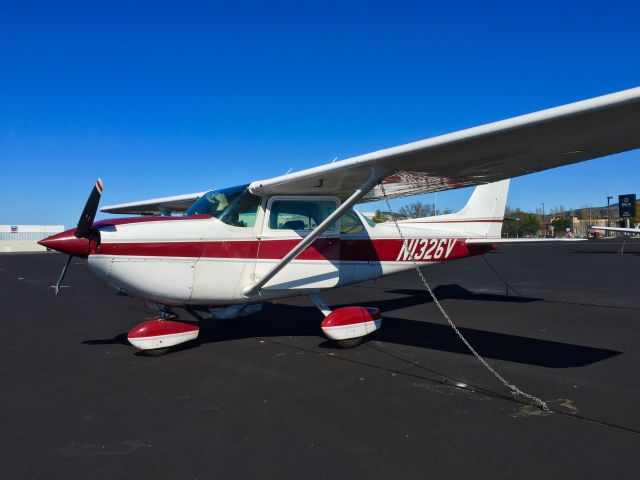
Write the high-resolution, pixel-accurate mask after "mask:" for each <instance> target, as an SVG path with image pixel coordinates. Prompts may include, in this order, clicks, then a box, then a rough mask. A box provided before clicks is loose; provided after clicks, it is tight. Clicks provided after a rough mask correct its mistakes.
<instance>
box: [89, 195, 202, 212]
mask: <svg viewBox="0 0 640 480" xmlns="http://www.w3.org/2000/svg"><path fill="white" fill-rule="evenodd" d="M205 193H206V192H198V193H187V194H185V195H173V196H171V197H161V198H152V199H149V200H142V201H139V202H130V203H122V204H119V205H108V206H106V207H103V208H101V209H100V211H101V212H105V213H126V214H136V215H170V214H172V213H183V212H185V211H187V210H188V209H189V207H190V206H191V205H192V204H193V202H195V201H196V200H198V199H199V198H200V197H201V196H202V195H204V194H205Z"/></svg>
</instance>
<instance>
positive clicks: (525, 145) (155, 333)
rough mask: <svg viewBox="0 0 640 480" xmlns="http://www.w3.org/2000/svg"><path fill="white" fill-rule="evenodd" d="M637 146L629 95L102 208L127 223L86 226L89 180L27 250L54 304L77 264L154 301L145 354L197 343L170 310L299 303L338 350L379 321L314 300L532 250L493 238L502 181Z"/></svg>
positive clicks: (636, 104) (226, 314)
mask: <svg viewBox="0 0 640 480" xmlns="http://www.w3.org/2000/svg"><path fill="white" fill-rule="evenodd" d="M639 147H640V87H637V88H633V89H629V90H624V91H620V92H617V93H612V94H609V95H604V96H601V97H595V98H592V99H588V100H584V101H579V102H576V103H571V104H567V105H563V106H560V107H555V108H551V109H547V110H542V111H539V112H535V113H531V114H527V115H522V116H519V117H514V118H510V119H507V120H502V121H498V122H494V123H490V124H486V125H482V126H478V127H473V128H469V129H465V130H461V131H457V132H453V133H449V134H445V135H441V136H437V137H432V138H428V139H426V140H421V141H417V142H413V143H409V144H405V145H400V146H397V147H393V148H387V149H384V150H379V151H375V152H372V153H368V154H365V155H359V156H356V157H353V158H350V159H346V160H341V161H334V162H332V163H329V164H326V165H321V166H318V167H314V168H309V169H306V170H301V171H298V172H293V173H287V174H285V175H282V176H278V177H274V178H269V179H264V180H255V181H252V182H251V183H247V184H245V185H240V186H235V187H229V188H223V189H218V190H212V191H208V192H197V193H192V194H186V195H177V196H168V197H162V198H155V199H149V200H143V201H137V202H131V203H125V204H119V205H112V206H107V207H104V208H102V209H101V211H102V212H106V213H114V214H135V215H140V216H137V217H131V218H113V219H107V220H100V221H94V220H95V215H96V211H97V208H98V204H99V201H100V197H101V195H102V189H103V185H102V182H101V180H98V181H97V182H96V184H95V186H94V188H93V190H92V192H91V194H90V196H89V199H88V200H87V203H86V205H85V208H84V210H83V212H82V215H81V217H80V220H79V222H78V225H77V227H76V228H73V229H70V230H67V231H65V232H62V233H59V234H56V235H53V236H50V237H48V238H46V239H44V240H41V241H40V242H39V243H40V244H41V245H43V246H45V247H47V248H49V249H53V250H57V251H59V252H63V253H66V254H68V255H69V257H68V259H67V262H66V264H65V265H64V268H63V269H62V272H61V273H60V276H59V278H58V282H57V284H56V293H57V290H58V288H59V286H60V285H61V283H62V281H63V278H64V275H65V273H66V271H67V268H68V266H69V262H70V260H71V258H72V257H74V256H76V257H82V258H87V260H88V264H89V267H90V269H91V270H92V271H93V272H94V273H95V274H96V275H97V276H98V277H100V278H102V279H103V280H104V281H106V282H107V283H108V284H110V285H112V286H113V287H115V288H116V289H118V290H120V291H122V292H125V293H127V294H129V295H131V296H134V297H139V298H142V299H145V300H147V301H148V302H152V305H154V306H155V307H156V308H157V310H158V311H159V318H157V319H154V320H151V321H147V322H144V323H142V324H140V325H138V326H136V327H134V328H133V329H132V330H131V331H130V332H129V333H128V339H129V342H130V343H131V344H132V345H134V346H135V347H137V348H139V349H141V350H144V351H146V352H148V353H149V354H156V353H157V354H161V353H165V352H166V351H167V349H168V348H170V347H172V346H174V345H178V344H181V343H184V342H187V341H190V340H194V339H195V338H197V336H198V331H199V328H198V326H197V325H195V324H194V323H193V322H185V321H180V320H179V319H178V317H177V315H176V313H175V312H174V311H173V310H172V308H173V307H177V306H188V305H207V306H210V312H211V316H212V318H237V317H241V316H245V315H249V314H251V313H253V312H256V311H258V310H260V308H261V307H262V304H263V302H265V301H270V300H274V299H280V298H286V297H293V296H298V295H307V296H308V297H309V298H310V299H311V300H312V302H313V303H314V304H315V305H316V306H317V308H318V309H319V310H320V311H321V312H322V314H323V315H324V320H323V321H322V324H321V328H322V331H323V332H324V334H325V335H326V336H327V337H328V338H329V339H331V340H333V341H335V342H337V343H338V345H340V346H342V347H345V348H348V347H353V346H355V345H357V344H358V343H360V342H361V341H362V340H363V338H365V337H366V336H368V335H370V334H371V333H373V332H374V331H376V330H378V329H379V328H380V327H381V322H382V316H381V313H380V311H379V310H377V309H374V308H370V307H369V308H368V307H363V306H351V307H343V308H338V309H336V310H331V308H330V307H329V306H328V305H327V304H326V303H325V302H324V301H323V300H322V297H321V293H322V292H323V291H325V290H328V289H332V288H337V287H340V286H344V285H349V284H353V283H357V282H362V281H366V280H371V279H375V278H379V277H381V276H384V275H390V274H394V273H397V272H402V271H405V270H408V269H411V268H414V262H415V264H416V265H418V266H419V267H422V266H428V265H433V264H436V263H439V262H445V261H450V260H455V259H461V258H465V257H469V256H473V255H479V254H482V253H485V252H487V251H489V250H491V249H492V248H494V247H495V246H496V245H498V244H503V243H517V242H520V241H532V239H507V238H500V233H501V226H502V221H503V218H504V210H505V205H506V198H507V193H508V187H509V179H510V178H513V177H518V176H521V175H526V174H531V173H534V172H538V171H542V170H546V169H550V168H554V167H558V166H561V165H567V164H572V163H577V162H582V161H585V160H589V159H593V158H598V157H602V156H606V155H611V154H614V153H618V152H623V151H627V150H632V149H636V148H639ZM468 186H476V188H475V190H474V191H473V194H472V195H471V198H470V199H469V201H468V203H467V204H466V206H465V207H464V208H462V210H460V211H459V212H456V213H452V214H446V215H438V216H435V217H429V218H420V219H411V220H406V221H400V222H398V223H397V224H395V223H394V222H390V223H381V224H374V223H372V222H370V221H369V220H368V219H367V218H365V217H364V216H362V215H361V214H360V213H358V212H356V211H355V210H354V209H353V207H354V206H355V205H356V204H359V203H364V202H371V201H378V200H385V199H386V200H388V199H392V198H398V197H404V196H409V195H416V194H423V193H430V192H439V191H445V190H450V189H457V188H462V187H468ZM175 214H182V215H175ZM539 240H541V241H544V240H547V239H539Z"/></svg>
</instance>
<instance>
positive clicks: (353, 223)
mask: <svg viewBox="0 0 640 480" xmlns="http://www.w3.org/2000/svg"><path fill="white" fill-rule="evenodd" d="M362 230H364V226H363V225H362V222H361V221H360V218H358V215H357V214H356V212H354V211H353V210H349V211H348V212H347V213H345V214H344V215H343V216H342V219H341V220H340V233H358V232H361V231H362Z"/></svg>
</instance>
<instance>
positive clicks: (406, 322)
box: [82, 285, 622, 368]
mask: <svg viewBox="0 0 640 480" xmlns="http://www.w3.org/2000/svg"><path fill="white" fill-rule="evenodd" d="M391 292H393V293H402V294H407V296H406V297H402V298H397V299H389V300H380V301H377V302H376V301H373V302H366V304H367V306H374V307H377V308H380V309H381V310H382V311H383V312H385V311H393V310H397V309H400V308H404V307H410V306H415V305H418V304H425V303H429V302H431V301H432V300H431V299H430V298H426V297H425V294H424V292H423V291H422V290H415V291H414V290H410V289H408V290H404V289H402V290H392V291H391ZM415 293H419V295H417V294H415ZM436 295H437V296H438V298H440V299H443V300H444V299H473V300H485V301H500V302H504V301H506V302H516V303H520V302H531V301H537V300H539V299H535V298H534V299H531V298H524V299H523V298H521V297H513V296H506V295H492V294H484V293H482V294H476V293H473V292H469V291H468V290H466V289H464V288H463V287H460V286H459V285H443V286H440V287H438V288H437V289H436ZM339 306H340V305H332V307H334V308H338V307H339ZM187 311H188V312H189V313H190V314H191V315H192V316H193V317H194V318H195V319H197V320H199V321H200V322H199V326H200V335H199V337H198V339H197V340H196V341H195V342H189V343H186V344H184V345H178V346H176V347H174V348H173V349H172V351H180V350H188V349H191V348H197V347H198V346H199V345H202V344H206V343H213V342H224V341H230V340H238V339H244V338H255V337H263V338H270V337H288V336H293V337H295V336H306V337H309V336H317V337H318V339H319V340H320V341H319V343H318V346H319V347H320V348H337V347H335V346H334V344H333V343H332V342H329V341H327V340H325V338H324V336H323V334H322V331H321V329H320V322H321V318H322V317H321V316H320V313H319V312H318V311H317V309H316V308H315V307H301V306H293V305H286V304H270V303H267V304H265V306H264V309H263V310H262V312H260V313H256V314H254V315H250V316H248V317H244V318H239V319H233V320H225V321H223V320H212V319H210V318H209V314H208V311H207V310H206V309H204V308H197V307H196V308H192V307H190V308H189V309H188V310H187ZM460 331H461V332H462V334H463V335H464V336H465V337H466V338H467V339H468V340H469V341H470V342H471V344H472V345H474V347H475V348H476V349H477V351H478V352H479V353H480V354H481V355H482V356H484V357H486V358H489V359H498V360H504V361H508V362H514V363H521V364H528V365H536V366H542V367H548V368H570V367H582V366H586V365H589V364H592V363H596V362H599V361H602V360H605V359H607V358H611V357H613V356H616V355H619V354H621V353H622V352H619V351H615V350H608V349H604V348H597V347H588V346H583V345H575V344H570V343H564V342H555V341H550V340H543V339H537V338H530V337H524V336H519V335H512V334H505V333H497V332H490V331H485V330H479V329H475V328H460ZM372 338H373V339H375V340H379V341H382V342H388V343H394V344H398V345H407V346H413V347H420V348H426V349H433V350H439V351H446V352H451V353H459V354H463V355H471V353H470V352H469V351H468V350H467V348H466V347H465V346H464V345H463V344H462V342H461V340H460V339H459V338H458V337H457V336H456V334H455V333H454V332H453V330H452V329H451V327H449V326H448V325H446V324H442V323H434V322H429V321H425V320H411V319H406V318H398V317H393V316H388V315H384V313H383V323H382V328H381V329H380V330H379V331H377V332H375V334H374V335H373V336H372ZM82 343H84V344H87V345H110V344H112V345H113V344H125V345H128V342H127V339H126V333H121V334H118V335H116V336H114V337H113V338H111V339H94V340H85V341H83V342H82ZM138 353H139V354H141V355H144V354H143V353H142V352H138Z"/></svg>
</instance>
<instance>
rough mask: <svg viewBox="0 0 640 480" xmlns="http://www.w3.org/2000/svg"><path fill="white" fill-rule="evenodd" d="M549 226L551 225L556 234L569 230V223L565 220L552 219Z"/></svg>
mask: <svg viewBox="0 0 640 480" xmlns="http://www.w3.org/2000/svg"><path fill="white" fill-rule="evenodd" d="M551 225H553V228H554V229H555V232H556V233H560V232H563V233H564V232H566V231H567V228H569V227H570V226H571V222H569V220H567V219H566V218H561V217H560V218H554V219H553V220H552V221H551Z"/></svg>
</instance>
